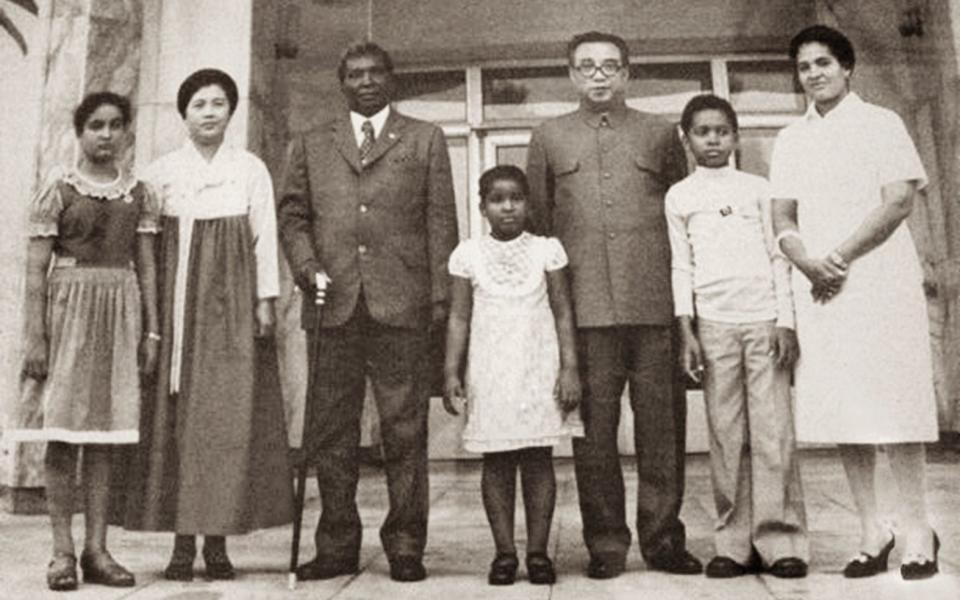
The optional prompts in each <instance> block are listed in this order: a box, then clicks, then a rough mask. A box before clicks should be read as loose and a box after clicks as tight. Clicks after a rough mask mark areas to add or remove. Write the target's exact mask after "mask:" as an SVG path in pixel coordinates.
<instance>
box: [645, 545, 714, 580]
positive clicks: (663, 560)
mask: <svg viewBox="0 0 960 600" xmlns="http://www.w3.org/2000/svg"><path fill="white" fill-rule="evenodd" d="M646 561H647V566H648V567H649V568H650V569H653V570H654V571H664V572H666V573H673V574H674V575H699V574H700V573H703V563H701V562H700V559H699V558H697V557H696V556H694V555H692V554H690V552H688V551H687V550H681V551H680V552H676V553H674V554H669V555H667V556H651V557H649V558H646Z"/></svg>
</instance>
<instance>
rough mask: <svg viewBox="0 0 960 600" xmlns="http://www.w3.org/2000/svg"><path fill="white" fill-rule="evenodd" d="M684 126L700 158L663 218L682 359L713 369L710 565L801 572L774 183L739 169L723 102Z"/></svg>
mask: <svg viewBox="0 0 960 600" xmlns="http://www.w3.org/2000/svg"><path fill="white" fill-rule="evenodd" d="M680 125H681V129H682V130H683V133H684V138H685V141H686V143H687V145H688V147H689V148H690V150H691V152H692V153H693V155H694V157H695V158H696V161H697V167H696V169H695V170H694V172H693V173H691V174H690V175H689V176H687V177H686V178H685V179H683V180H682V181H679V182H677V183H676V184H675V185H673V186H672V187H671V188H670V191H669V192H667V196H666V218H667V226H668V231H669V236H670V248H671V251H672V285H673V297H674V305H675V314H676V316H677V318H678V320H679V323H680V329H681V332H682V335H681V338H682V346H681V354H680V360H681V363H682V365H681V366H682V367H683V370H684V372H686V373H687V375H688V376H689V377H691V378H693V379H694V380H697V381H699V379H700V373H701V372H703V373H704V378H703V392H704V399H705V401H706V408H707V424H708V428H709V435H710V467H711V474H712V480H713V489H714V500H715V502H716V506H717V514H718V521H717V527H716V534H715V545H716V556H715V557H714V558H713V560H711V561H710V563H709V564H708V565H707V568H706V574H707V577H714V578H724V577H736V576H739V575H743V574H745V573H747V572H749V571H751V570H754V569H757V568H760V567H762V568H764V569H765V570H766V571H768V572H769V573H771V574H772V575H775V576H777V577H804V576H806V574H807V561H808V560H809V543H808V541H807V535H806V513H805V510H804V506H803V492H802V488H801V485H800V477H799V469H798V466H797V462H796V457H795V456H794V450H795V442H794V429H793V409H792V406H791V404H790V372H791V369H792V368H793V364H794V363H795V362H796V360H797V357H798V356H799V349H798V347H797V338H796V335H795V333H794V331H793V323H794V320H793V298H792V296H791V293H790V282H789V264H788V263H787V261H786V260H785V259H784V257H783V256H782V255H779V253H777V252H776V251H775V249H774V238H773V227H772V224H771V217H770V195H769V189H768V183H767V181H766V180H765V179H763V178H762V177H757V176H755V175H750V174H748V173H743V172H741V171H738V170H736V169H735V168H734V167H732V166H730V155H731V154H732V153H733V152H734V151H735V150H736V148H737V144H738V125H737V115H736V113H735V112H734V110H733V107H732V106H730V104H729V103H728V102H727V101H726V100H723V99H722V98H718V97H717V96H713V95H702V96H697V97H695V98H693V99H692V100H691V101H690V102H689V103H688V104H687V106H686V108H685V109H684V111H683V116H682V118H681V122H680ZM761 561H762V562H761Z"/></svg>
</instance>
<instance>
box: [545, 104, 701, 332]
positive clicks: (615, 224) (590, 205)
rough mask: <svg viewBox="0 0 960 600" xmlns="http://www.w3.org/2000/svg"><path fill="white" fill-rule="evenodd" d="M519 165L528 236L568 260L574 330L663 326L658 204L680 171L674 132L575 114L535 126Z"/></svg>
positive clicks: (620, 114)
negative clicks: (560, 248)
mask: <svg viewBox="0 0 960 600" xmlns="http://www.w3.org/2000/svg"><path fill="white" fill-rule="evenodd" d="M527 156H528V158H527V176H528V178H529V180H530V204H531V206H532V209H533V220H534V222H535V223H536V229H537V230H538V231H539V232H540V233H543V234H545V235H553V236H556V237H557V238H559V239H560V241H561V242H562V243H563V245H564V248H565V249H566V251H567V255H568V256H569V258H570V275H571V289H572V293H573V302H574V309H575V312H576V318H577V326H578V327H607V326H614V325H643V324H648V325H666V324H669V323H671V321H672V319H673V298H672V294H671V290H670V244H669V240H668V237H667V225H666V219H665V217H664V195H665V194H666V192H667V190H668V189H669V188H670V186H671V185H672V184H673V183H675V182H677V181H679V180H680V179H682V178H683V177H684V176H685V175H686V172H687V163H686V156H685V154H684V151H683V146H682V145H681V144H680V138H679V135H678V133H677V129H676V127H675V126H674V125H672V124H671V123H669V122H668V121H666V120H665V119H663V118H661V117H658V116H655V115H651V114H647V113H643V112H640V111H636V110H633V109H630V108H628V107H626V106H621V107H619V108H617V109H616V110H612V111H610V112H608V113H605V114H604V115H601V114H599V113H594V112H591V111H589V110H587V109H585V108H583V107H581V108H580V109H578V110H577V111H575V112H573V113H569V114H567V115H563V116H560V117H557V118H554V119H551V120H548V121H546V122H544V123H542V124H541V125H540V126H539V127H537V128H536V129H535V130H534V132H533V135H532V137H531V140H530V147H529V152H528V155H527Z"/></svg>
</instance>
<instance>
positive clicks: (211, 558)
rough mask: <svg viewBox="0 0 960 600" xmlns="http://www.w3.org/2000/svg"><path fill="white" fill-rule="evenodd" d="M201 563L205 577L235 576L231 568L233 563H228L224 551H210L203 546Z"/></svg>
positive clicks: (224, 577)
mask: <svg viewBox="0 0 960 600" xmlns="http://www.w3.org/2000/svg"><path fill="white" fill-rule="evenodd" d="M203 564H204V565H205V567H206V570H205V571H204V575H205V576H206V578H207V579H224V580H229V579H233V578H234V577H236V573H235V572H234V570H233V565H232V564H231V563H230V558H229V557H228V556H227V553H226V552H221V551H214V552H210V551H207V549H206V548H204V549H203Z"/></svg>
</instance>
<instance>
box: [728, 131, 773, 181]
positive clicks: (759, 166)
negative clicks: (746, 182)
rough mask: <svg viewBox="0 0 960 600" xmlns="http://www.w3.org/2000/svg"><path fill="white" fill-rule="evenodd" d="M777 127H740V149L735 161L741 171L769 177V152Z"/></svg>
mask: <svg viewBox="0 0 960 600" xmlns="http://www.w3.org/2000/svg"><path fill="white" fill-rule="evenodd" d="M779 131H780V129H778V128H772V127H771V128H765V129H741V130H740V151H739V152H738V153H737V163H738V164H739V167H740V170H741V171H746V172H747V173H753V174H754V175H760V176H761V177H769V175H770V154H771V153H772V152H773V142H774V141H775V140H776V137H777V132H779Z"/></svg>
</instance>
